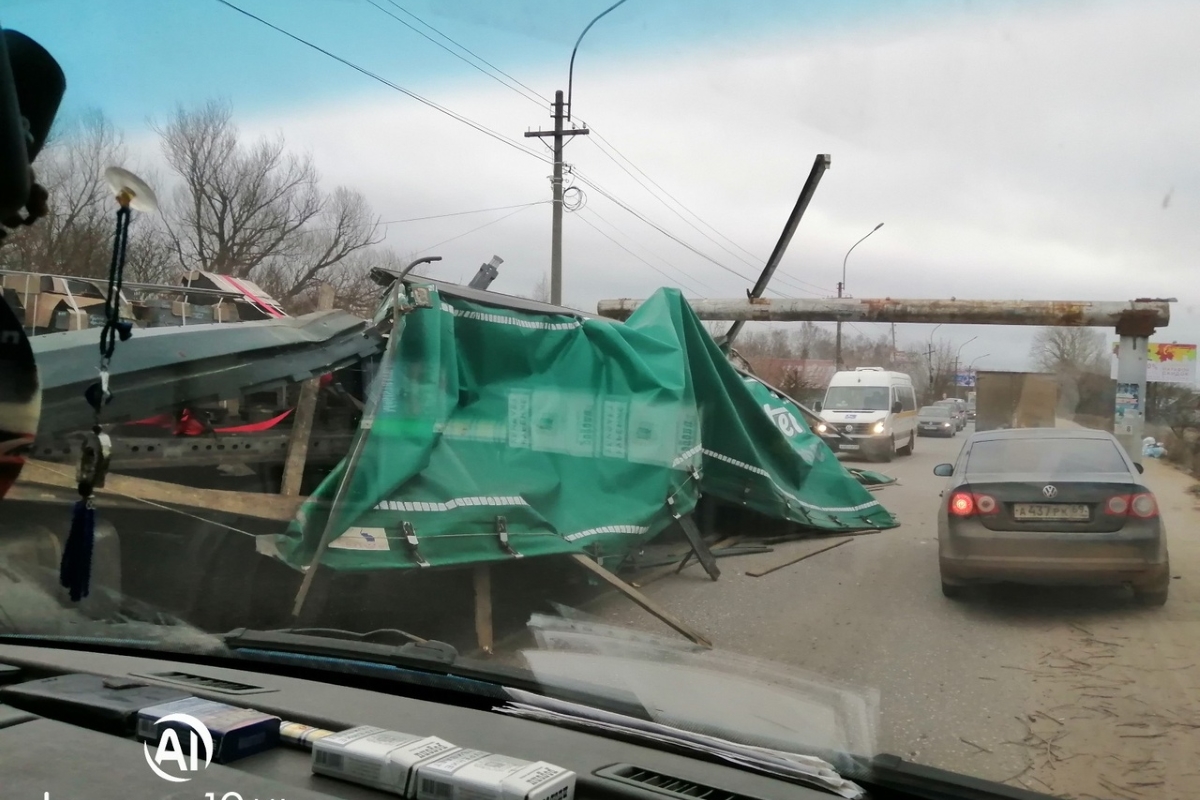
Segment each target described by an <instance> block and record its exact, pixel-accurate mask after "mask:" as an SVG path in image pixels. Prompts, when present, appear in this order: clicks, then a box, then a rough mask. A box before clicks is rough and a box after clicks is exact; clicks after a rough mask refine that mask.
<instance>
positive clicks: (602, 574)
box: [571, 553, 712, 647]
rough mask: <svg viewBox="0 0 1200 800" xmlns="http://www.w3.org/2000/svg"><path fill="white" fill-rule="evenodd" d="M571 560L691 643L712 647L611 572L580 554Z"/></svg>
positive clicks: (696, 632) (684, 624)
mask: <svg viewBox="0 0 1200 800" xmlns="http://www.w3.org/2000/svg"><path fill="white" fill-rule="evenodd" d="M571 558H573V559H574V560H575V563H576V564H579V566H581V567H583V568H584V569H586V570H588V571H589V572H591V573H592V574H593V575H595V576H596V577H598V578H600V579H601V580H603V581H605V582H606V583H608V584H609V585H610V586H612V587H613V588H614V589H616V590H617V591H618V592H620V593H621V594H623V595H625V596H626V597H628V598H629V599H630V600H632V601H633V602H635V603H637V604H638V605H639V606H641V607H642V608H644V609H646V610H647V611H649V612H650V613H651V614H653V615H654V616H656V617H658V618H659V619H661V620H662V621H663V622H665V623H666V624H667V625H669V626H671V627H672V628H674V629H675V630H676V631H678V632H679V633H681V634H683V635H684V636H685V637H687V638H688V639H690V640H691V641H693V642H695V643H696V644H699V645H703V646H704V647H712V642H710V641H709V640H708V639H706V638H705V637H704V635H703V634H701V633H700V632H699V631H697V630H695V629H694V628H692V627H691V626H690V625H688V624H687V623H686V622H684V621H683V620H681V619H679V618H678V617H676V616H675V615H674V614H672V613H671V612H670V611H667V610H666V609H665V608H663V607H662V606H660V605H659V604H658V603H656V602H654V601H653V600H651V599H650V598H649V597H646V595H644V594H642V593H641V592H639V591H638V590H637V589H635V588H633V587H632V586H630V585H629V584H628V583H626V582H625V581H623V580H621V579H620V578H618V577H617V576H616V575H613V574H612V573H611V572H609V571H608V570H606V569H605V568H604V567H602V566H600V565H599V564H597V563H596V562H595V561H592V560H591V559H590V558H588V557H587V556H585V555H583V554H582V553H575V554H573V555H572V556H571ZM672 569H674V568H673V567H672Z"/></svg>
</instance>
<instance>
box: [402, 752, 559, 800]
mask: <svg viewBox="0 0 1200 800" xmlns="http://www.w3.org/2000/svg"><path fill="white" fill-rule="evenodd" d="M574 794H575V773H574V772H571V771H570V770H567V769H563V768H562V767H556V766H554V765H553V764H547V763H546V762H544V761H525V760H523V759H520V758H512V757H510V756H502V755H497V754H495V753H488V752H485V751H483V750H458V751H456V752H454V753H449V754H447V755H445V756H442V757H441V758H439V759H437V760H435V761H430V762H427V763H425V764H421V765H419V766H418V767H417V775H416V781H415V795H410V796H411V797H414V800H571V799H572V798H573V797H574Z"/></svg>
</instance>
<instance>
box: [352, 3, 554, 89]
mask: <svg viewBox="0 0 1200 800" xmlns="http://www.w3.org/2000/svg"><path fill="white" fill-rule="evenodd" d="M365 2H367V3H370V4H371V5H372V6H374V7H375V8H377V9H379V10H380V11H381V12H383V13H384V14H387V15H388V16H389V17H391V18H392V19H394V20H396V22H399V23H400V24H401V25H403V26H404V27H406V28H408V29H409V30H410V31H412V32H413V33H415V34H417V35H418V36H421V37H423V38H425V39H427V40H428V41H429V42H431V43H432V44H434V45H437V46H438V47H440V48H442V49H443V50H445V51H446V52H447V53H449V54H450V55H452V56H454V57H455V58H457V59H458V60H459V61H461V62H463V63H464V64H466V65H468V66H470V67H471V68H472V69H476V70H479V72H481V73H483V74H484V75H486V76H487V77H489V78H491V79H492V80H494V81H496V83H498V84H500V85H501V86H503V87H505V88H506V89H511V90H512V91H514V92H516V93H517V94H519V95H520V96H521V97H523V98H525V99H526V100H528V101H529V102H531V103H536V104H537V105H539V106H541V105H544V104H543V102H542V100H541V99H540V98H539V97H530V96H529V95H527V94H526V93H525V92H522V91H521V90H520V89H518V88H517V87H516V86H513V85H512V84H510V83H507V82H505V81H504V80H503V79H501V78H500V77H499V76H498V75H495V74H494V73H491V72H488V71H487V70H486V69H484V68H483V67H481V66H479V65H478V64H476V63H475V62H474V61H471V60H470V59H469V58H466V57H464V56H463V55H461V54H460V53H456V52H454V51H453V50H451V49H450V48H449V47H447V46H446V45H444V44H442V43H441V42H439V41H438V40H436V39H434V38H433V37H432V36H430V35H429V34H427V33H425V32H424V31H420V30H417V28H416V27H414V26H413V25H411V24H410V23H408V22H405V21H404V20H402V19H400V17H397V16H396V15H395V14H393V13H392V12H391V11H388V10H387V9H386V8H384V7H383V6H381V5H379V3H377V2H375V0H365ZM388 2H391V0H388ZM391 4H392V5H393V6H395V7H396V8H397V9H399V10H400V11H404V13H405V14H408V15H409V16H413V15H412V14H411V13H410V12H408V11H406V10H405V9H404V8H403V7H401V6H399V5H397V4H396V3H391ZM413 18H414V19H416V17H415V16H413ZM418 21H419V20H418ZM421 24H422V25H424V24H425V23H424V22H422V23H421ZM426 27H429V26H428V25H426ZM435 32H437V31H435ZM438 34H439V35H440V36H442V37H443V38H447V39H448V38H449V37H447V36H445V34H442V33H440V32H438ZM451 41H453V40H451ZM455 44H456V45H457V46H459V47H462V45H458V43H457V42H455ZM468 52H469V51H468ZM472 55H474V54H472ZM475 57H476V58H479V57H478V56H475ZM485 63H486V62H485ZM489 66H490V65H489ZM493 69H495V67H493Z"/></svg>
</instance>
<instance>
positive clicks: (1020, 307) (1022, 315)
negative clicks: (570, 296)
mask: <svg viewBox="0 0 1200 800" xmlns="http://www.w3.org/2000/svg"><path fill="white" fill-rule="evenodd" d="M642 302H643V301H642V300H634V299H616V300H601V301H600V302H599V304H598V305H597V310H598V312H599V314H600V315H601V316H604V317H611V318H613V319H626V318H628V317H629V315H630V314H632V313H633V311H634V309H636V308H637V307H638V306H639V305H641V303H642ZM1171 302H1173V300H1165V299H1140V300H1128V301H1087V300H895V299H892V298H883V299H876V300H872V299H863V298H843V299H832V298H830V299H822V298H815V299H800V298H771V299H766V298H759V299H754V300H750V299H747V298H740V299H733V300H691V301H689V304H690V305H691V307H692V310H693V311H695V312H696V316H698V317H700V319H703V320H743V321H747V322H838V321H841V322H908V323H941V324H962V325H1052V326H1053V325H1061V326H1068V327H1103V328H1117V329H1118V331H1120V330H1122V329H1131V330H1132V329H1136V330H1139V331H1141V330H1144V331H1146V333H1144V334H1142V335H1149V334H1150V333H1151V332H1153V331H1154V330H1155V329H1156V328H1161V327H1166V325H1167V324H1168V323H1169V322H1170V319H1171V307H1170V304H1171Z"/></svg>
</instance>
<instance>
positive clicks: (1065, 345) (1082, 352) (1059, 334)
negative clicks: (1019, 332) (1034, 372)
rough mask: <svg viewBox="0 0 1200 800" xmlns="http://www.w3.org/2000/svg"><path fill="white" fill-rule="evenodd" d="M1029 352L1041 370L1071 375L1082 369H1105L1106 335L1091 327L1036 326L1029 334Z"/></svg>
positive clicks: (1101, 370) (1080, 371)
mask: <svg viewBox="0 0 1200 800" xmlns="http://www.w3.org/2000/svg"><path fill="white" fill-rule="evenodd" d="M1029 355H1030V357H1032V358H1033V361H1034V363H1035V364H1037V366H1038V368H1039V369H1041V370H1043V371H1045V372H1056V373H1059V374H1064V373H1065V374H1068V375H1072V376H1074V375H1079V374H1081V373H1084V372H1092V373H1098V374H1106V373H1107V372H1108V365H1109V353H1108V350H1107V348H1106V339H1105V338H1104V334H1103V333H1101V332H1100V331H1097V330H1093V329H1091V328H1063V327H1050V328H1040V329H1039V330H1038V332H1037V334H1036V335H1035V336H1034V338H1033V345H1032V346H1031V347H1030V351H1029Z"/></svg>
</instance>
